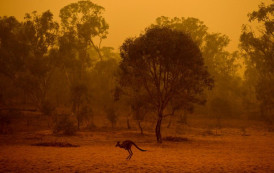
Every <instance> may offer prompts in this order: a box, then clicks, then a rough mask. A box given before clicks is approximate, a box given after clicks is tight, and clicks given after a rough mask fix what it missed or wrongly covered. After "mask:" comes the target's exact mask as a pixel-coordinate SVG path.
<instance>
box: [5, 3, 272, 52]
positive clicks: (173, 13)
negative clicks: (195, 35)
mask: <svg viewBox="0 0 274 173" xmlns="http://www.w3.org/2000/svg"><path fill="white" fill-rule="evenodd" d="M77 1H78V0H0V15H1V16H3V15H8V16H10V15H12V16H15V17H16V18H18V19H19V20H22V19H23V16H24V14H25V13H26V12H32V11H34V10H36V11H38V12H39V13H40V12H43V11H45V10H48V9H50V10H51V11H52V12H53V13H54V15H55V18H56V19H58V15H59V10H60V9H61V8H62V7H63V6H65V5H67V4H69V3H71V2H77ZM92 2H95V3H96V4H98V5H101V6H103V7H105V9H106V11H105V14H104V16H105V18H106V20H107V22H108V23H109V25H110V30H109V35H108V38H107V39H106V40H105V41H104V43H103V45H105V46H112V47H114V48H116V49H118V47H119V46H120V45H121V44H122V42H123V41H124V40H125V38H127V37H132V36H136V35H138V34H139V33H140V32H141V31H143V30H144V28H145V27H147V26H149V25H150V24H151V23H153V22H154V21H155V19H156V18H157V17H159V16H168V17H195V18H198V19H200V20H202V21H204V23H205V24H206V25H207V26H208V27H209V31H210V32H220V33H223V34H226V35H228V36H229V38H230V39H231V43H230V45H229V50H236V49H237V45H238V43H239V41H238V40H239V36H240V33H241V26H242V24H244V23H245V24H246V23H247V22H248V18H247V13H248V12H251V11H253V10H255V9H258V4H260V2H265V3H266V4H268V3H270V2H271V0H263V1H262V0H93V1H92Z"/></svg>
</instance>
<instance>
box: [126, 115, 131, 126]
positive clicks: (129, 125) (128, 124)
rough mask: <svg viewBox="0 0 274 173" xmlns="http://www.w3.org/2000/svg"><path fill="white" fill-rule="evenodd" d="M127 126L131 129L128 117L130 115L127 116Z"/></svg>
mask: <svg viewBox="0 0 274 173" xmlns="http://www.w3.org/2000/svg"><path fill="white" fill-rule="evenodd" d="M127 128H128V129H131V127H130V124H129V118H128V117H127Z"/></svg>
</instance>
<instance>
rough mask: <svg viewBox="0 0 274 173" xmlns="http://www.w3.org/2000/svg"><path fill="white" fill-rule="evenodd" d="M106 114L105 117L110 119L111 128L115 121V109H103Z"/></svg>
mask: <svg viewBox="0 0 274 173" xmlns="http://www.w3.org/2000/svg"><path fill="white" fill-rule="evenodd" d="M105 112H106V114H107V119H108V120H109V121H110V123H111V126H112V128H113V127H114V126H115V124H116V121H117V118H118V116H117V114H116V113H115V110H114V109H113V108H108V109H106V110H105Z"/></svg>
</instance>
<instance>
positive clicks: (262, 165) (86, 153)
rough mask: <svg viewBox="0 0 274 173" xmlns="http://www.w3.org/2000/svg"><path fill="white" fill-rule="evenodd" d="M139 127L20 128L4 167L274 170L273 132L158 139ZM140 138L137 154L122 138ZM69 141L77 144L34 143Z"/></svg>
mask: <svg viewBox="0 0 274 173" xmlns="http://www.w3.org/2000/svg"><path fill="white" fill-rule="evenodd" d="M136 133H137V132H124V133H121V132H93V133H89V132H83V133H81V134H80V135H77V136H74V137H52V135H45V134H44V135H42V134H41V133H40V134H35V135H33V134H17V135H16V136H12V137H11V136H1V138H0V140H2V142H0V144H1V145H0V147H1V148H0V172H20V173H21V172H274V138H273V137H274V135H273V133H267V134H265V133H263V134H256V135H251V136H241V135H223V136H201V135H200V136H198V135H196V136H189V137H188V138H189V139H190V140H189V141H187V142H168V141H165V142H164V143H163V144H156V143H155V142H154V140H155V139H154V135H153V134H148V135H145V136H143V137H142V136H140V135H137V134H136ZM123 138H126V139H132V140H134V141H136V143H137V144H138V145H139V147H140V148H143V149H146V150H148V151H146V152H141V151H139V150H137V149H136V148H133V153H134V155H133V157H132V159H131V160H129V161H128V160H126V157H127V156H128V152H127V151H125V150H122V149H120V148H116V147H115V144H116V141H117V140H121V139H123ZM54 140H55V141H56V140H58V141H67V142H70V143H73V144H78V145H80V147H76V148H59V147H40V146H31V145H30V144H31V143H34V142H39V141H54Z"/></svg>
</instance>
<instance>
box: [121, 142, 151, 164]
mask: <svg viewBox="0 0 274 173" xmlns="http://www.w3.org/2000/svg"><path fill="white" fill-rule="evenodd" d="M132 145H134V146H135V147H136V148H137V149H138V150H140V151H147V150H143V149H141V148H139V147H138V146H137V145H136V144H135V143H134V142H132V141H130V140H126V141H124V142H122V144H120V141H118V142H117V144H116V147H120V148H124V149H125V150H127V151H128V153H129V155H128V157H127V158H126V159H127V160H130V158H131V157H132V155H133V153H132V151H131V146H132Z"/></svg>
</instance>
